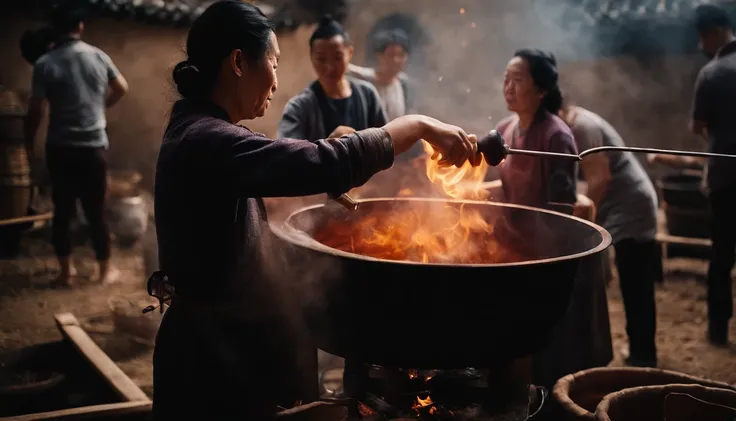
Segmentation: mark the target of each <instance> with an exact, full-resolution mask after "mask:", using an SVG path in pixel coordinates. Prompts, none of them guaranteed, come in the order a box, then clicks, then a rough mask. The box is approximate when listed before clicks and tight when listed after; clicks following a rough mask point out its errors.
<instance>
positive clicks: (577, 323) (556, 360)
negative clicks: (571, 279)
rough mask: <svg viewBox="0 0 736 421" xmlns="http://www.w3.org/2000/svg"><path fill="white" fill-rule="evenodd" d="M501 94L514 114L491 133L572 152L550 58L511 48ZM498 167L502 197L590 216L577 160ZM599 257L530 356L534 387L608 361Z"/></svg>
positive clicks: (513, 158) (531, 160)
mask: <svg viewBox="0 0 736 421" xmlns="http://www.w3.org/2000/svg"><path fill="white" fill-rule="evenodd" d="M503 93H504V98H505V100H506V105H507V108H508V110H509V111H511V112H512V113H514V114H513V115H512V116H510V117H507V118H505V119H503V120H502V121H501V122H500V123H499V124H498V126H497V127H496V130H497V131H498V132H499V133H501V135H502V136H503V138H504V139H506V141H507V142H508V143H509V145H510V146H511V147H512V148H516V149H529V150H538V151H545V152H558V153H568V154H577V147H576V145H575V140H574V138H573V134H572V131H571V130H570V128H569V127H568V126H567V125H566V124H565V122H564V121H562V119H560V118H559V117H558V115H557V114H558V113H559V111H560V108H561V107H562V103H563V98H562V93H561V92H560V88H559V86H558V72H557V61H556V59H555V58H554V56H552V55H551V54H548V53H545V52H543V51H539V50H533V49H524V50H519V51H517V52H516V53H514V57H513V58H512V59H511V61H509V64H508V66H507V67H506V75H505V77H504V87H503ZM499 170H500V173H501V182H502V196H503V197H504V199H505V201H506V202H509V203H513V204H518V205H526V206H533V207H538V208H547V209H550V208H551V209H553V210H558V211H562V212H567V213H573V214H575V215H576V216H584V215H587V217H588V218H590V217H591V216H592V214H593V211H592V209H590V206H589V205H588V204H585V203H582V202H580V203H578V200H577V192H576V188H577V185H576V184H577V182H576V180H577V163H576V162H575V161H572V160H568V159H564V158H562V159H560V158H538V157H530V156H523V155H509V156H508V157H506V159H505V160H504V162H503V164H501V165H499ZM497 199H498V198H497ZM560 205H562V206H560ZM601 262H602V258H601V257H599V256H594V257H592V258H590V259H584V260H583V261H582V262H581V265H580V269H579V271H578V275H577V279H576V281H575V288H574V290H573V293H572V301H571V303H570V309H569V310H568V313H567V315H566V316H565V319H564V320H563V321H562V323H561V324H560V326H559V327H558V333H557V334H556V335H555V336H554V338H553V339H552V341H551V342H550V344H549V345H548V346H547V347H546V349H544V350H542V351H541V352H539V353H537V354H536V355H534V358H533V382H534V384H537V385H541V386H545V387H552V386H553V385H554V383H555V382H556V381H557V379H559V378H560V377H562V376H564V375H566V374H570V373H574V372H577V371H579V370H584V369H588V368H591V367H600V366H605V365H607V364H608V363H609V362H610V361H611V359H612V357H613V351H612V346H611V332H610V324H609V319H608V302H607V301H606V283H605V277H604V271H603V267H602V266H601Z"/></svg>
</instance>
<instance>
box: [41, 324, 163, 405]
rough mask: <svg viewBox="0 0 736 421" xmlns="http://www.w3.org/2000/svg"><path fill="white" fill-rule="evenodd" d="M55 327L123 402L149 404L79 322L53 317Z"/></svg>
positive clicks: (144, 396)
mask: <svg viewBox="0 0 736 421" xmlns="http://www.w3.org/2000/svg"><path fill="white" fill-rule="evenodd" d="M54 319H55V320H56V325H57V327H58V328H59V330H60V331H61V334H62V335H64V337H65V338H67V339H68V340H69V341H71V342H72V343H73V344H74V346H75V348H77V350H79V352H81V353H82V355H84V357H85V358H86V359H87V360H88V361H89V362H90V363H91V364H92V367H94V369H95V370H96V371H97V372H98V373H99V374H100V375H102V377H104V379H105V381H106V382H107V383H108V384H109V385H110V386H111V387H112V388H113V389H114V390H115V393H117V395H118V396H120V398H122V399H123V400H125V401H131V402H133V401H142V402H150V400H149V399H148V396H147V395H146V394H145V393H144V392H143V391H142V390H141V389H140V388H139V387H138V385H136V384H135V383H134V382H133V380H131V379H130V377H128V376H127V375H126V374H125V373H124V372H123V370H121V369H120V367H118V365H117V364H115V362H114V361H113V360H111V359H110V357H108V356H107V354H105V352H104V351H103V350H102V349H101V348H100V347H99V346H98V345H97V344H96V343H95V342H94V341H93V340H92V338H90V337H89V335H87V332H85V331H84V329H82V328H81V326H80V325H79V321H78V320H77V318H76V317H74V315H73V314H71V313H60V314H56V315H54Z"/></svg>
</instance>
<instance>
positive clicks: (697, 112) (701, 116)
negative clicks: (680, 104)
mask: <svg viewBox="0 0 736 421" xmlns="http://www.w3.org/2000/svg"><path fill="white" fill-rule="evenodd" d="M709 80H710V79H709V77H708V73H707V67H705V68H703V69H701V70H700V73H698V78H697V79H696V80H695V88H694V90H693V105H692V111H691V117H690V123H689V124H688V128H689V130H690V132H691V133H693V134H695V135H697V136H699V137H700V138H701V139H703V140H704V141H705V142H707V141H708V118H709V116H710V115H711V107H712V106H713V103H712V102H713V99H712V98H711V97H712V94H711V92H710V91H711V87H710V83H709Z"/></svg>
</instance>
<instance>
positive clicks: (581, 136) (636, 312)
mask: <svg viewBox="0 0 736 421" xmlns="http://www.w3.org/2000/svg"><path fill="white" fill-rule="evenodd" d="M559 115H560V117H561V118H562V119H563V120H564V121H565V123H567V125H568V126H570V129H572V132H573V135H574V138H575V143H576V144H577V147H578V150H579V151H581V152H582V151H585V150H588V149H591V148H597V147H599V146H625V145H624V141H623V140H622V139H621V136H620V135H619V134H618V132H616V130H615V129H614V128H613V127H612V126H611V125H610V124H608V122H607V121H605V120H604V119H603V118H601V117H600V116H599V115H597V114H595V113H593V112H591V111H588V110H586V109H584V108H582V107H577V106H572V105H564V106H563V107H562V109H561V110H560V113H559ZM580 169H581V172H582V174H583V178H584V179H585V181H587V182H588V197H589V198H590V199H591V200H592V201H593V203H594V204H595V207H596V209H597V211H598V212H597V218H596V222H597V223H599V224H601V225H602V226H603V227H604V228H605V229H606V230H607V231H608V232H609V233H610V234H611V236H612V237H613V246H614V248H615V250H616V267H617V268H618V278H619V283H620V285H621V295H622V296H623V299H624V308H625V309H626V332H627V334H628V336H629V355H628V357H627V358H626V362H627V364H629V365H632V366H638V367H656V366H657V348H656V345H655V342H654V337H655V332H656V326H657V310H656V303H655V296H654V283H655V281H657V280H658V279H661V277H662V255H661V251H660V249H659V245H658V244H657V241H656V240H655V236H656V235H657V204H658V202H657V192H656V190H655V189H654V185H653V184H652V181H651V180H650V179H649V176H648V175H647V173H646V171H645V170H644V167H642V165H641V164H640V163H639V161H638V160H637V159H636V158H635V157H634V155H633V154H632V153H631V152H620V151H611V152H607V153H599V154H593V155H588V156H586V157H585V159H583V160H582V161H581V162H580Z"/></svg>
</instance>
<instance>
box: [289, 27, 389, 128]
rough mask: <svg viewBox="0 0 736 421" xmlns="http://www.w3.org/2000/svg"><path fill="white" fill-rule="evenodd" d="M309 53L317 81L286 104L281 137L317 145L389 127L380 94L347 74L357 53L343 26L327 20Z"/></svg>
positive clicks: (312, 43)
mask: <svg viewBox="0 0 736 421" xmlns="http://www.w3.org/2000/svg"><path fill="white" fill-rule="evenodd" d="M309 49H310V57H311V59H312V66H313V67H314V71H315V72H316V73H317V80H316V81H314V82H312V84H311V85H310V86H309V87H308V88H306V89H305V90H304V91H302V92H301V93H300V94H298V95H297V96H295V97H294V98H292V99H291V100H289V102H288V103H287V104H286V107H284V113H283V116H282V117H281V121H280V122H279V125H278V137H280V138H291V139H307V140H311V141H316V140H319V139H324V138H337V137H340V136H343V135H345V134H349V133H352V132H354V131H359V130H364V129H368V128H371V127H381V126H383V125H385V124H386V123H388V121H389V120H388V118H387V117H386V112H385V111H384V109H383V106H382V104H381V98H380V96H379V95H378V92H377V91H376V88H375V87H373V85H371V84H370V83H368V82H365V81H362V80H359V79H354V78H352V77H349V76H348V75H347V74H346V72H347V69H348V64H349V63H350V60H351V59H352V58H353V47H352V45H351V44H350V38H349V37H348V34H347V33H346V32H345V30H344V29H343V28H342V26H341V25H340V24H339V23H338V22H336V21H334V20H331V19H323V20H322V21H321V22H320V23H319V24H318V26H317V29H315V31H314V33H313V34H312V37H311V38H310V39H309Z"/></svg>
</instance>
